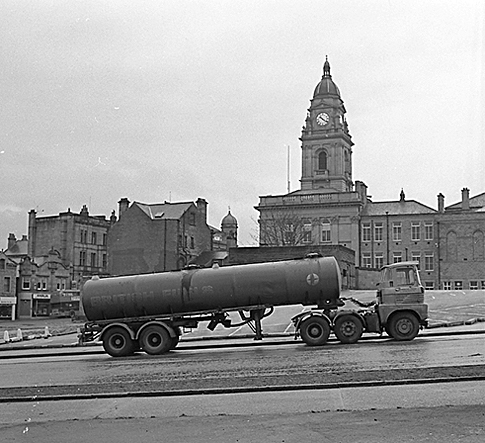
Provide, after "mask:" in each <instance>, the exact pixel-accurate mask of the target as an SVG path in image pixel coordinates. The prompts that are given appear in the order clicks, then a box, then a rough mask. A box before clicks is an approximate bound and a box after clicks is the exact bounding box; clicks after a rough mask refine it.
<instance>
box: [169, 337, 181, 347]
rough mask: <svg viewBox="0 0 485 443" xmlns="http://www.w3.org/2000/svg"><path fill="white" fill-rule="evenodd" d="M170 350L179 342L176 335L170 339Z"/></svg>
mask: <svg viewBox="0 0 485 443" xmlns="http://www.w3.org/2000/svg"><path fill="white" fill-rule="evenodd" d="M170 341H171V344H170V350H172V349H175V348H176V347H177V345H178V344H179V341H180V335H176V336H175V337H170Z"/></svg>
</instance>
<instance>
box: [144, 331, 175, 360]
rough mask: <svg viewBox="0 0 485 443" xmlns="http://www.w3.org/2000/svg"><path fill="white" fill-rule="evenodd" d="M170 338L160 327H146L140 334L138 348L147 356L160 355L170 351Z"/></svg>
mask: <svg viewBox="0 0 485 443" xmlns="http://www.w3.org/2000/svg"><path fill="white" fill-rule="evenodd" d="M172 342H173V341H172V338H171V337H170V334H169V332H168V330H167V329H166V328H164V327H163V326H160V325H150V326H147V327H146V328H145V329H143V331H142V332H141V334H140V338H139V343H140V347H141V348H142V349H143V350H144V351H145V352H146V353H147V354H149V355H160V354H165V352H168V351H170V349H171V346H172Z"/></svg>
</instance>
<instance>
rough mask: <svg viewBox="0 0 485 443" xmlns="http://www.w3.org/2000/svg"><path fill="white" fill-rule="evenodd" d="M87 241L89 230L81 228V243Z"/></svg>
mask: <svg viewBox="0 0 485 443" xmlns="http://www.w3.org/2000/svg"><path fill="white" fill-rule="evenodd" d="M87 242H88V231H85V230H84V229H81V243H87Z"/></svg>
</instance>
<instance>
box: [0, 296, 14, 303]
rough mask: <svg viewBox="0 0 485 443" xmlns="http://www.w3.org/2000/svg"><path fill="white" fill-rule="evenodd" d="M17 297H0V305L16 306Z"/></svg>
mask: <svg viewBox="0 0 485 443" xmlns="http://www.w3.org/2000/svg"><path fill="white" fill-rule="evenodd" d="M16 304H17V297H0V305H16Z"/></svg>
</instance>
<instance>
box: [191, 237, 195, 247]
mask: <svg viewBox="0 0 485 443" xmlns="http://www.w3.org/2000/svg"><path fill="white" fill-rule="evenodd" d="M190 248H191V249H194V248H195V239H194V237H190Z"/></svg>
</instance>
